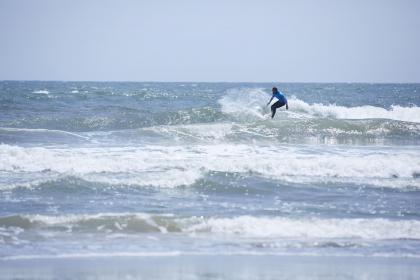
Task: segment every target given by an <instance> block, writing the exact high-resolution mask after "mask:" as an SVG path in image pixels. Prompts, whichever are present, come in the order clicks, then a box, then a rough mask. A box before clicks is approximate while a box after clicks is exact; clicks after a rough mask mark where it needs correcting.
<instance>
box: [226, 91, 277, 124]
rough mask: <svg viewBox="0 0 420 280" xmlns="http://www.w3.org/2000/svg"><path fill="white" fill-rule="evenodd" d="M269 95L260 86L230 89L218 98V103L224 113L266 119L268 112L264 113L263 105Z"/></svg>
mask: <svg viewBox="0 0 420 280" xmlns="http://www.w3.org/2000/svg"><path fill="white" fill-rule="evenodd" d="M270 97H271V96H270V95H268V94H267V93H265V92H264V90H263V89H260V88H248V89H240V90H239V89H232V90H230V91H229V92H228V94H226V95H225V96H223V97H222V98H221V99H220V100H219V104H220V105H221V106H222V112H223V113H225V114H234V115H235V116H236V117H241V116H242V115H245V116H246V117H249V116H252V117H256V118H258V119H266V118H268V115H267V114H268V113H266V114H265V113H264V111H265V110H264V106H265V105H266V103H267V102H268V100H269V99H270Z"/></svg>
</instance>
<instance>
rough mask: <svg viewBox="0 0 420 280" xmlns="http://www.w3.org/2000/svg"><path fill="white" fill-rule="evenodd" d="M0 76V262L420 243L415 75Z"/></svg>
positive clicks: (400, 251)
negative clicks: (280, 78)
mask: <svg viewBox="0 0 420 280" xmlns="http://www.w3.org/2000/svg"><path fill="white" fill-rule="evenodd" d="M272 86H273V85H272V84H247V83H239V84H235V83H214V84H211V83H95V82H7V81H3V82H0V111H1V112H2V113H1V114H0V263H1V262H2V261H7V260H11V259H20V258H49V257H57V256H58V257H68V256H70V257H71V256H155V257H158V256H174V255H179V254H204V255H206V254H211V255H214V254H216V255H218V254H220V255H222V254H241V255H242V254H257V255H266V254H286V255H290V254H292V255H300V254H303V255H312V256H321V255H322V256H324V255H333V256H336V255H343V256H353V255H357V256H360V255H362V256H385V257H389V256H391V257H404V258H407V257H415V258H418V257H420V254H419V252H420V235H419V232H420V207H419V205H420V153H419V145H420V87H419V85H416V84H398V85H393V84H387V85H383V84H279V85H276V86H278V87H279V88H280V89H281V90H282V91H284V93H285V94H286V96H287V98H288V100H289V107H290V108H289V110H286V109H285V108H280V109H279V110H278V111H277V113H276V117H275V118H274V119H271V118H270V110H269V108H267V107H266V106H265V104H266V103H267V102H268V99H269V98H270V95H269V92H270V88H271V87H272Z"/></svg>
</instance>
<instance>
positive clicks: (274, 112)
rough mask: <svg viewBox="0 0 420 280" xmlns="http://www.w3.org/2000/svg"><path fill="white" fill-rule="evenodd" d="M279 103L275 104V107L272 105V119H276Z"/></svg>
mask: <svg viewBox="0 0 420 280" xmlns="http://www.w3.org/2000/svg"><path fill="white" fill-rule="evenodd" d="M278 103H279V102H278V101H277V102H276V103H274V104H273V105H271V118H274V115H275V114H276V110H277V108H278V107H277V105H278Z"/></svg>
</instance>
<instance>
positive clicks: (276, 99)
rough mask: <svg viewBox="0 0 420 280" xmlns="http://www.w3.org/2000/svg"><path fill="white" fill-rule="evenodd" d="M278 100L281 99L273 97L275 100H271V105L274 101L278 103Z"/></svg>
mask: <svg viewBox="0 0 420 280" xmlns="http://www.w3.org/2000/svg"><path fill="white" fill-rule="evenodd" d="M277 101H279V99H278V98H277V97H275V96H274V97H273V100H271V102H270V104H269V106H272V105H273V104H274V103H276V102H277Z"/></svg>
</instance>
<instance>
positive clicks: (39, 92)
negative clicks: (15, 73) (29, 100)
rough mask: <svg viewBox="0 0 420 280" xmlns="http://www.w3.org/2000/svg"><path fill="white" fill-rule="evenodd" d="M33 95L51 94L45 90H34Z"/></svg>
mask: <svg viewBox="0 0 420 280" xmlns="http://www.w3.org/2000/svg"><path fill="white" fill-rule="evenodd" d="M32 93H38V94H49V93H50V92H49V91H48V90H45V89H44V90H34V91H33V92H32Z"/></svg>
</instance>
